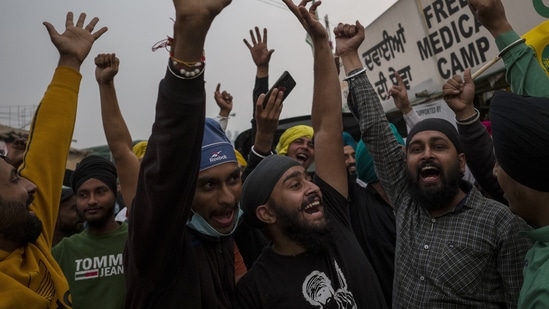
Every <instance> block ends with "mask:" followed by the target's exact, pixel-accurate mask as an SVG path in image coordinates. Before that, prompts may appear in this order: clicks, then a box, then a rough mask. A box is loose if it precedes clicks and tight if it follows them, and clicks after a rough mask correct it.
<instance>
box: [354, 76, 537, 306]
mask: <svg viewBox="0 0 549 309" xmlns="http://www.w3.org/2000/svg"><path fill="white" fill-rule="evenodd" d="M355 72H356V71H355ZM352 73H353V72H351V74H350V76H352ZM348 82H349V99H348V104H349V108H350V109H351V111H352V112H353V114H354V115H355V117H357V118H358V119H359V124H360V129H361V132H362V139H363V141H364V142H365V143H366V144H367V146H368V150H369V151H370V152H371V154H372V157H373V159H374V163H375V166H376V173H377V176H378V178H379V180H380V181H381V183H382V185H383V187H384V189H385V191H386V192H387V194H388V196H389V198H390V199H391V201H392V202H393V205H394V206H395V211H396V224H397V245H396V257H395V277H394V285H393V308H516V306H517V300H518V295H519V291H520V288H521V285H522V270H523V266H524V256H525V254H526V251H527V250H528V249H529V248H530V246H531V243H530V241H529V240H527V239H526V238H524V237H523V236H521V235H519V231H524V230H528V229H529V226H528V225H527V224H526V223H525V222H524V221H523V220H522V219H520V218H519V217H517V216H515V215H514V214H512V213H511V211H510V210H509V208H508V207H507V206H505V205H503V204H500V203H498V202H496V201H494V200H491V199H487V198H485V197H483V196H482V195H481V194H480V193H479V191H478V190H477V189H476V188H474V187H473V186H471V185H470V184H466V183H465V182H464V186H463V188H462V190H463V191H464V192H466V193H467V197H466V200H465V203H464V204H463V206H462V207H459V208H458V209H456V210H455V211H453V212H450V213H447V214H445V215H443V216H441V217H436V218H435V217H432V216H431V215H430V213H429V212H427V211H425V210H424V209H423V208H422V207H421V206H418V205H417V203H415V202H414V201H412V200H411V198H410V195H409V194H408V188H407V182H406V163H405V159H406V154H405V153H404V152H403V151H402V150H401V147H400V146H399V145H398V143H397V142H396V140H395V138H394V136H393V133H392V132H391V130H390V129H389V126H388V122H387V118H386V117H385V114H384V112H383V108H382V106H381V104H380V101H379V98H378V96H377V94H376V93H375V91H374V89H373V88H372V85H371V84H370V82H369V80H368V78H367V76H366V74H365V73H360V74H357V75H356V76H353V77H351V78H350V79H348Z"/></svg>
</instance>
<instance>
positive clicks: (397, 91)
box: [388, 74, 421, 131]
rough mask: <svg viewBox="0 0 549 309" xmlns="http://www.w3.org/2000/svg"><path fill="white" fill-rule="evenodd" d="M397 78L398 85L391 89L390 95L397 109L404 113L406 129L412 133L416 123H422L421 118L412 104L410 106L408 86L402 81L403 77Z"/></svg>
mask: <svg viewBox="0 0 549 309" xmlns="http://www.w3.org/2000/svg"><path fill="white" fill-rule="evenodd" d="M395 77H396V79H397V84H396V85H393V87H391V89H389V92H388V95H389V96H390V97H392V98H393V100H394V102H395V106H396V108H397V109H398V110H399V111H400V112H401V113H402V117H403V118H404V121H405V122H406V127H407V129H408V131H410V129H411V128H412V127H413V126H414V125H415V124H416V123H418V122H420V121H421V117H420V116H419V115H418V113H416V111H415V110H414V109H413V108H412V104H410V100H409V99H408V90H406V84H405V83H404V81H403V80H402V77H400V75H399V74H396V75H395Z"/></svg>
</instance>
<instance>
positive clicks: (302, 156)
mask: <svg viewBox="0 0 549 309" xmlns="http://www.w3.org/2000/svg"><path fill="white" fill-rule="evenodd" d="M295 159H296V160H297V161H299V163H301V164H304V163H305V162H307V160H308V159H309V156H308V155H306V154H304V153H299V154H297V155H296V156H295Z"/></svg>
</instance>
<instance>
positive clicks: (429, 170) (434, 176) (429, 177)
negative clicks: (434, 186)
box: [419, 165, 440, 182]
mask: <svg viewBox="0 0 549 309" xmlns="http://www.w3.org/2000/svg"><path fill="white" fill-rule="evenodd" d="M419 176H420V178H421V180H423V181H425V182H433V181H437V180H438V179H439V178H440V170H439V169H438V168H437V167H435V166H432V165H428V166H424V167H422V168H421V169H420V172H419Z"/></svg>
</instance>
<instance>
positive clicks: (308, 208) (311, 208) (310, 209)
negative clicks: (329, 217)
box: [301, 200, 321, 215]
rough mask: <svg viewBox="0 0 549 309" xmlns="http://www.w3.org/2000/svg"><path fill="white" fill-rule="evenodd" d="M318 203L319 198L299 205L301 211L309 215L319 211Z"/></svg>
mask: <svg viewBox="0 0 549 309" xmlns="http://www.w3.org/2000/svg"><path fill="white" fill-rule="evenodd" d="M320 205H321V204H320V200H315V201H313V202H312V203H309V204H307V205H305V207H301V211H303V212H305V213H307V214H309V215H311V214H314V213H317V212H319V211H320Z"/></svg>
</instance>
